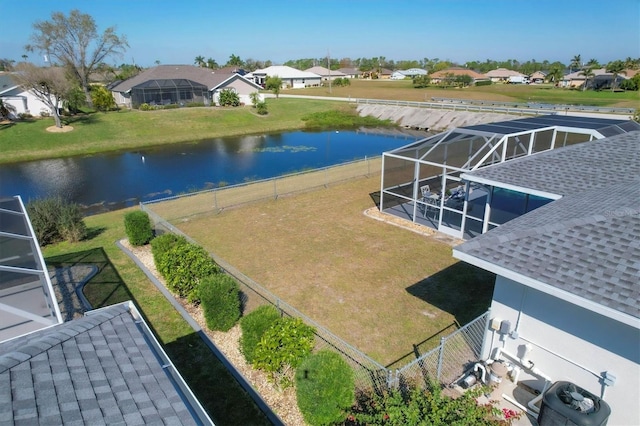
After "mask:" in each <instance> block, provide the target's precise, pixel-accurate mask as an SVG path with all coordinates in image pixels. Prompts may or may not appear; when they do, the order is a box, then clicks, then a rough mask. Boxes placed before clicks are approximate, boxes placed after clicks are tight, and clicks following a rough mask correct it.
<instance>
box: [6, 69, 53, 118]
mask: <svg viewBox="0 0 640 426" xmlns="http://www.w3.org/2000/svg"><path fill="white" fill-rule="evenodd" d="M0 99H2V102H3V103H4V104H5V106H7V107H8V109H9V118H11V119H15V118H18V116H19V115H20V114H31V115H32V116H40V115H41V114H43V115H44V114H46V115H49V114H51V108H50V107H49V106H48V105H47V104H45V103H44V102H42V101H41V100H40V99H39V98H38V97H37V96H36V95H35V94H34V93H33V92H32V91H30V90H27V89H25V88H24V87H23V86H22V85H21V84H20V83H19V82H18V81H17V79H16V77H15V73H12V72H5V71H2V72H0Z"/></svg>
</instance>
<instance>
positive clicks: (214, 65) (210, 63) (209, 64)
mask: <svg viewBox="0 0 640 426" xmlns="http://www.w3.org/2000/svg"><path fill="white" fill-rule="evenodd" d="M207 68H211V69H215V68H218V63H217V62H216V60H215V59H213V58H209V59H207Z"/></svg>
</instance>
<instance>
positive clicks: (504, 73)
mask: <svg viewBox="0 0 640 426" xmlns="http://www.w3.org/2000/svg"><path fill="white" fill-rule="evenodd" d="M485 76H486V77H494V78H507V77H511V76H524V74H522V73H520V72H518V71H514V70H510V69H507V68H496V69H495V70H491V71H489V72H487V73H485Z"/></svg>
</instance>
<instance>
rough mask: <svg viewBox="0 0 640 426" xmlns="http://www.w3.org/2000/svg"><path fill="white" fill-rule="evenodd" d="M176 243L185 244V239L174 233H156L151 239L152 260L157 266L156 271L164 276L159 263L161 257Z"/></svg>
mask: <svg viewBox="0 0 640 426" xmlns="http://www.w3.org/2000/svg"><path fill="white" fill-rule="evenodd" d="M177 244H187V239H186V238H184V237H182V236H178V235H176V234H171V233H166V234H162V235H158V236H157V237H155V238H154V239H153V240H151V254H152V255H153V262H154V263H155V265H156V268H158V271H159V272H160V273H161V274H162V276H163V277H165V278H166V276H165V273H164V271H163V270H161V269H160V264H161V263H162V262H161V259H162V257H163V256H164V255H165V253H167V252H168V251H169V250H171V248H172V247H173V246H175V245H177Z"/></svg>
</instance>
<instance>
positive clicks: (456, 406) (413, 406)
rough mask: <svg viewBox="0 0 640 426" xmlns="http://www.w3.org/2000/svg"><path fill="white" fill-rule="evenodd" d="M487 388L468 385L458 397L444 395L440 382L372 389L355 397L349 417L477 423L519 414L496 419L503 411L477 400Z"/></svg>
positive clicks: (438, 425) (437, 424) (442, 425)
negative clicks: (380, 390)
mask: <svg viewBox="0 0 640 426" xmlns="http://www.w3.org/2000/svg"><path fill="white" fill-rule="evenodd" d="M487 392H490V389H489V388H487V387H478V388H474V389H470V390H468V391H466V392H465V393H463V394H462V395H461V396H459V397H457V398H455V399H454V398H452V397H450V396H447V395H444V394H443V393H442V390H441V389H440V386H439V384H433V385H432V386H430V389H428V390H424V389H421V388H417V387H414V386H410V387H409V388H408V389H405V390H402V391H401V390H397V389H392V390H390V391H389V392H387V393H385V394H384V395H378V394H377V393H375V392H371V394H363V395H360V396H359V397H358V402H357V404H356V405H355V406H354V407H353V408H352V410H351V413H350V415H349V416H348V418H349V420H351V421H352V422H354V423H355V424H358V425H360V424H362V425H384V426H390V425H394V426H396V425H397V426H404V425H417V424H421V425H422V424H425V425H434V426H449V425H480V426H490V425H491V426H498V425H505V424H511V422H512V421H513V420H514V419H517V418H518V416H511V417H510V418H508V419H506V420H497V419H498V418H500V417H505V416H503V413H502V412H501V411H500V410H499V409H497V408H496V407H494V406H493V405H491V403H488V404H478V403H477V402H476V398H478V397H479V396H480V395H482V394H484V393H487Z"/></svg>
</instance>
